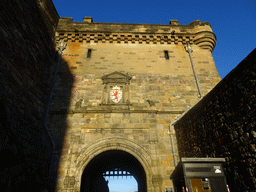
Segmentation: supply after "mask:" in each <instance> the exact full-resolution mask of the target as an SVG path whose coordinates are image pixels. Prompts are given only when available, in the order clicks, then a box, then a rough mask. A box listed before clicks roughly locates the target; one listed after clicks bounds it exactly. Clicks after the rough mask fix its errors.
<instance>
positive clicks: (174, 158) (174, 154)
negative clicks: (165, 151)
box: [169, 97, 202, 167]
mask: <svg viewBox="0 0 256 192" xmlns="http://www.w3.org/2000/svg"><path fill="white" fill-rule="evenodd" d="M201 100H202V97H201V98H200V99H199V100H198V101H197V102H196V103H195V104H194V105H192V106H191V107H190V108H189V109H187V110H186V111H185V112H184V113H182V114H181V115H180V116H179V117H177V118H175V121H173V122H172V123H171V124H170V132H169V134H170V135H171V143H172V154H173V160H174V166H175V167H176V166H177V165H178V153H176V150H175V144H174V125H175V124H176V123H177V122H178V121H179V120H180V119H181V118H182V117H183V116H184V115H185V114H186V113H187V112H188V111H189V110H190V109H191V108H193V107H194V106H195V105H196V104H197V103H199V102H200V101H201Z"/></svg>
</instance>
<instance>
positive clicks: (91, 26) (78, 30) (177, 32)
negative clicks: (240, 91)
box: [56, 17, 216, 51]
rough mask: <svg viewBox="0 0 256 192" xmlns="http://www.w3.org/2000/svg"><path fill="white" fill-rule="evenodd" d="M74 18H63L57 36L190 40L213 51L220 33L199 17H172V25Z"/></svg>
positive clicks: (81, 39) (85, 39) (128, 40)
mask: <svg viewBox="0 0 256 192" xmlns="http://www.w3.org/2000/svg"><path fill="white" fill-rule="evenodd" d="M72 20H73V18H66V17H64V18H60V22H59V25H58V28H57V32H56V40H60V39H64V40H65V42H67V41H71V42H76V41H77V42H86V43H127V44H128V43H131V44H137V43H138V44H142V43H145V44H185V43H186V42H189V43H190V44H193V43H196V44H198V46H199V47H200V48H202V49H208V50H210V51H213V49H214V47H215V44H216V36H215V35H214V33H213V32H212V29H211V26H210V24H209V23H208V22H204V23H202V22H201V21H199V20H197V21H194V22H192V23H190V24H189V25H179V21H177V20H171V21H170V25H158V24H121V23H92V18H91V17H84V22H72Z"/></svg>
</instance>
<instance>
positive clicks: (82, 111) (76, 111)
mask: <svg viewBox="0 0 256 192" xmlns="http://www.w3.org/2000/svg"><path fill="white" fill-rule="evenodd" d="M184 112H185V111H158V110H70V111H65V110H63V111H51V112H50V114H74V113H155V114H182V113H184Z"/></svg>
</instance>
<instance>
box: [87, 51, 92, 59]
mask: <svg viewBox="0 0 256 192" xmlns="http://www.w3.org/2000/svg"><path fill="white" fill-rule="evenodd" d="M91 54H92V49H88V52H87V58H91Z"/></svg>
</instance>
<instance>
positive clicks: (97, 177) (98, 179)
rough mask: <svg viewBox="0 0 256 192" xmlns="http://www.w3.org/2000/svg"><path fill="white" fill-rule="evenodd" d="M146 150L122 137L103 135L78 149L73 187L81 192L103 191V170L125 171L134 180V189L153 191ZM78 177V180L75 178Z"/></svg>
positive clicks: (142, 191) (149, 162) (104, 189)
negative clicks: (105, 136)
mask: <svg viewBox="0 0 256 192" xmlns="http://www.w3.org/2000/svg"><path fill="white" fill-rule="evenodd" d="M150 164H151V159H150V156H149V154H148V152H147V151H146V150H145V149H143V147H141V146H140V145H138V144H136V143H134V142H131V141H129V140H128V139H126V138H120V137H119V138H104V139H102V140H100V141H98V142H95V143H93V144H91V145H90V146H89V147H87V148H85V149H84V150H82V151H81V153H80V156H79V157H78V161H77V174H76V175H77V178H76V179H77V185H76V186H77V187H78V186H80V191H81V192H89V191H90V192H94V190H95V184H98V186H99V185H101V186H102V187H98V188H97V191H102V192H103V191H107V190H106V183H104V180H103V176H102V175H103V173H105V172H106V171H111V170H114V169H116V168H118V169H121V170H126V171H128V172H129V173H131V175H132V176H134V178H135V179H136V180H137V183H138V191H139V192H146V191H154V190H153V186H152V182H151V180H152V179H151V178H152V171H151V168H150ZM79 177H80V179H79Z"/></svg>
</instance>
